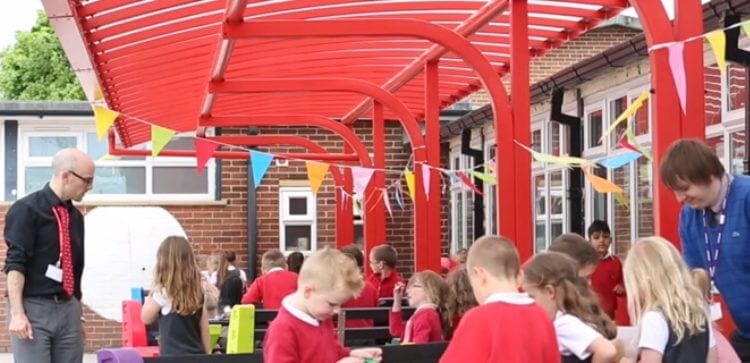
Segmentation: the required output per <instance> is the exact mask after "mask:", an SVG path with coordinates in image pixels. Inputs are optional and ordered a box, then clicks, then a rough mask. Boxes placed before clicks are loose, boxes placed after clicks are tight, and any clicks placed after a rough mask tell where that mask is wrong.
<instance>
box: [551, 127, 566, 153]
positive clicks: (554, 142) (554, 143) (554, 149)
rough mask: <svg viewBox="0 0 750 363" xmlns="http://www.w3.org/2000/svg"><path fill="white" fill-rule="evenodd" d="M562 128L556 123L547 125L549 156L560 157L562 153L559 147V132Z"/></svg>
mask: <svg viewBox="0 0 750 363" xmlns="http://www.w3.org/2000/svg"><path fill="white" fill-rule="evenodd" d="M561 129H562V126H560V124H559V123H557V122H550V125H549V134H550V154H552V155H560V154H561V153H562V151H563V150H562V149H561V147H560V132H561Z"/></svg>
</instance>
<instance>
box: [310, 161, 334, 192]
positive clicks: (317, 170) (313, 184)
mask: <svg viewBox="0 0 750 363" xmlns="http://www.w3.org/2000/svg"><path fill="white" fill-rule="evenodd" d="M305 166H307V178H308V179H310V188H312V192H313V194H316V195H317V194H318V189H320V185H321V184H322V183H323V179H325V177H326V173H328V168H329V167H330V165H328V164H326V163H319V162H317V161H307V162H305Z"/></svg>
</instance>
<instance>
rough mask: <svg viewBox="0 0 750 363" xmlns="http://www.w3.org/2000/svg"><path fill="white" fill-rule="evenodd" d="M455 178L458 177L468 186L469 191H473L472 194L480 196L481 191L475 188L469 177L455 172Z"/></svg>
mask: <svg viewBox="0 0 750 363" xmlns="http://www.w3.org/2000/svg"><path fill="white" fill-rule="evenodd" d="M456 176H458V177H459V178H460V179H461V181H463V182H464V184H466V186H468V187H469V188H471V190H473V191H474V194H479V195H482V191H480V190H479V189H478V188H477V186H476V185H474V183H472V182H471V179H469V177H468V176H466V174H464V173H462V172H460V171H459V172H456Z"/></svg>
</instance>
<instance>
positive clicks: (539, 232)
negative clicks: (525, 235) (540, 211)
mask: <svg viewBox="0 0 750 363" xmlns="http://www.w3.org/2000/svg"><path fill="white" fill-rule="evenodd" d="M535 226H536V228H534V253H539V252H542V251H544V250H546V249H547V236H546V234H545V227H546V226H545V223H544V222H540V221H537V222H536V224H535Z"/></svg>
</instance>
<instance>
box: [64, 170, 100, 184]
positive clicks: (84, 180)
mask: <svg viewBox="0 0 750 363" xmlns="http://www.w3.org/2000/svg"><path fill="white" fill-rule="evenodd" d="M68 172H70V173H71V174H73V176H75V177H76V178H78V179H81V181H82V182H84V183H86V185H89V184H91V183H93V182H94V177H93V176H92V177H90V178H86V177H82V176H80V175H78V173H76V172H75V171H73V170H68Z"/></svg>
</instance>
